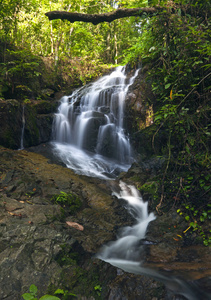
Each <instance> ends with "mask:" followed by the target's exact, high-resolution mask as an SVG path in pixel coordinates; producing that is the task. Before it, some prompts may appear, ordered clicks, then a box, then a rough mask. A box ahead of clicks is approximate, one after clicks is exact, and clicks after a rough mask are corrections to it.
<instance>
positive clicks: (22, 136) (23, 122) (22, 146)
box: [19, 105, 25, 150]
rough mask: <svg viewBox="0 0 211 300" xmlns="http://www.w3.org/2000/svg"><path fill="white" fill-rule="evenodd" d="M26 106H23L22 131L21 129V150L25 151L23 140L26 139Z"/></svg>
mask: <svg viewBox="0 0 211 300" xmlns="http://www.w3.org/2000/svg"><path fill="white" fill-rule="evenodd" d="M24 109H25V107H24V105H23V111H22V129H21V141H20V148H19V150H22V149H24V145H23V139H24V130H25V112H24Z"/></svg>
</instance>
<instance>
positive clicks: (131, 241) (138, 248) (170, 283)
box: [97, 181, 210, 300]
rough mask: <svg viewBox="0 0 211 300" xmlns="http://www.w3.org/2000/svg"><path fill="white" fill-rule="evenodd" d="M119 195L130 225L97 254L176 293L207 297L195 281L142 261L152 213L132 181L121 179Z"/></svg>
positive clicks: (196, 299)
mask: <svg viewBox="0 0 211 300" xmlns="http://www.w3.org/2000/svg"><path fill="white" fill-rule="evenodd" d="M113 194H114V195H115V196H116V197H117V198H118V199H122V200H124V201H126V203H127V204H128V211H129V213H130V214H132V216H133V217H134V219H135V224H134V225H133V226H127V227H124V228H122V229H121V231H120V232H119V234H118V236H117V240H116V241H113V242H110V243H108V245H104V246H103V247H102V249H101V250H100V252H99V253H98V254H97V257H98V258H99V259H101V260H103V261H105V262H107V263H110V264H111V265H113V266H115V267H117V268H119V269H122V270H124V271H126V272H129V273H133V274H139V275H147V276H150V277H152V278H154V279H156V280H158V281H160V282H163V283H164V284H165V285H166V287H167V288H169V289H170V290H171V291H173V292H174V293H175V294H179V295H183V296H185V297H186V298H187V299H189V300H200V299H203V300H208V299H210V298H209V295H207V294H206V293H203V291H201V290H200V289H199V288H198V287H197V286H196V285H194V284H193V283H190V282H186V281H184V280H183V279H182V278H180V277H176V276H173V275H171V274H169V273H168V271H163V272H158V271H156V270H153V269H149V268H145V267H143V266H142V263H143V258H142V257H143V251H144V243H140V242H141V240H142V241H143V239H144V238H145V235H146V231H147V227H148V224H149V223H150V222H151V221H153V220H154V219H155V215H154V214H153V213H150V214H149V213H148V208H147V206H148V202H144V201H143V199H142V197H141V195H140V193H139V191H138V190H137V189H136V188H135V187H134V186H131V185H127V184H125V183H124V182H121V181H120V192H119V193H117V192H114V193H113Z"/></svg>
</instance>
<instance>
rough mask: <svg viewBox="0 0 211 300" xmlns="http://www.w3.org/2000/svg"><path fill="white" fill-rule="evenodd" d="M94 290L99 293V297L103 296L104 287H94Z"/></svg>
mask: <svg viewBox="0 0 211 300" xmlns="http://www.w3.org/2000/svg"><path fill="white" fill-rule="evenodd" d="M94 290H95V291H96V292H97V294H98V296H100V295H101V291H102V287H101V286H100V285H99V284H98V285H96V286H95V287H94Z"/></svg>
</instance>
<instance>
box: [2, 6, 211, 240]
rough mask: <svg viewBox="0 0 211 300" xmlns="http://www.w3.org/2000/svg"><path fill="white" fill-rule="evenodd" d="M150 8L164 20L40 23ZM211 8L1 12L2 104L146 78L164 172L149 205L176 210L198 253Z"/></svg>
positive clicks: (204, 231) (204, 207)
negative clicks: (121, 67) (123, 68)
mask: <svg viewBox="0 0 211 300" xmlns="http://www.w3.org/2000/svg"><path fill="white" fill-rule="evenodd" d="M154 5H160V6H162V7H163V10H162V11H158V13H155V14H154V15H152V16H148V15H147V14H145V15H144V16H142V17H139V16H137V17H129V18H123V19H119V20H115V21H113V22H111V23H100V24H98V25H93V24H91V23H83V22H75V23H70V22H68V21H62V20H54V21H49V20H48V18H47V17H46V16H45V13H46V12H48V11H53V10H64V11H71V12H81V13H85V14H92V13H97V14H100V13H105V12H110V11H113V10H115V9H117V8H118V7H121V8H135V7H145V6H154ZM210 5H211V4H210V1H209V0H174V1H173V0H170V1H167V0H163V1H161V0H160V1H158V0H151V1H150V0H148V1H147V0H146V1H145V0H144V1H134V0H125V1H95V0H81V1H76V0H74V1H69V0H59V1H48V0H41V1H36V0H3V1H2V2H1V6H0V97H1V98H5V99H9V98H11V97H13V98H14V97H15V98H16V99H17V98H19V99H20V100H21V101H30V99H31V98H34V99H36V100H39V99H41V97H42V94H41V90H42V89H43V88H52V87H53V88H54V89H57V90H58V91H59V90H60V89H62V88H63V87H64V86H67V85H68V84H69V85H70V87H75V86H77V85H81V84H85V83H87V82H88V81H90V80H92V79H93V78H95V77H97V76H99V75H100V74H101V73H102V72H103V71H105V70H106V69H107V68H108V67H110V66H112V65H114V64H115V65H116V64H126V63H130V65H131V66H133V65H134V66H135V65H137V64H139V65H142V66H143V67H146V68H147V81H148V83H149V84H150V85H151V87H152V91H153V93H154V95H155V97H156V105H154V112H153V118H154V124H153V125H152V128H153V130H151V133H149V135H150V134H151V136H150V139H151V145H152V149H153V147H154V141H155V139H156V137H157V136H159V135H165V139H164V141H166V142H165V143H164V144H163V145H162V147H161V148H162V149H161V150H160V152H159V153H156V149H154V150H155V155H156V156H162V157H165V164H164V167H163V169H162V171H161V172H160V174H159V176H158V177H157V179H156V180H157V183H156V185H155V188H154V189H153V199H154V201H155V203H156V207H157V211H158V212H161V213H162V211H164V210H165V206H166V203H170V206H175V207H176V208H177V211H178V213H179V214H182V215H184V218H185V220H186V221H187V231H189V230H190V231H191V230H195V231H196V232H197V233H198V234H199V236H201V239H202V240H203V242H204V244H205V245H208V244H209V243H210V241H211V239H210V237H209V234H210V231H209V227H208V219H209V218H210V216H211V210H210V207H211V204H210V203H209V199H210V198H209V197H210V190H211V187H210V177H211V175H210V148H209V147H210V119H209V114H210V89H211V84H210V75H211V68H210V67H211V61H210V54H211V43H210V42H211V41H210V39H211V28H210V25H211V19H210V11H211V10H210ZM136 130H138V131H139V130H141V129H140V128H136ZM137 136H138V135H137ZM152 185H153V186H154V183H153V184H152ZM153 186H151V187H150V186H149V185H148V186H147V187H146V189H148V190H152V187H153ZM167 207H168V208H169V205H168V206H167Z"/></svg>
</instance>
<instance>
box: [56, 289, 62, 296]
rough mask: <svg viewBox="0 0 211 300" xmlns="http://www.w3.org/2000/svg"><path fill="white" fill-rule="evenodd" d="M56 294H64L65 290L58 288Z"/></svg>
mask: <svg viewBox="0 0 211 300" xmlns="http://www.w3.org/2000/svg"><path fill="white" fill-rule="evenodd" d="M54 294H55V295H57V294H62V295H63V294H64V290H61V289H57V290H56V291H55V293H54Z"/></svg>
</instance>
